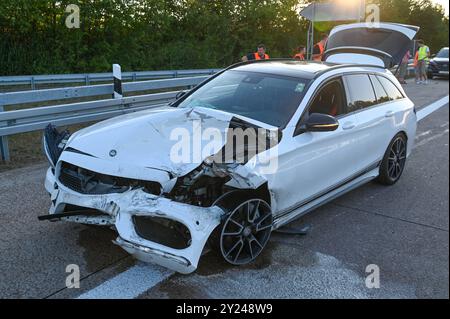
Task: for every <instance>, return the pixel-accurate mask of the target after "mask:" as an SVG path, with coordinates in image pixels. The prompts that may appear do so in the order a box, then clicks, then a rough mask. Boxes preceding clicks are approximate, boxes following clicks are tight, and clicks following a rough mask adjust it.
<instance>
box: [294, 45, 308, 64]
mask: <svg viewBox="0 0 450 319" xmlns="http://www.w3.org/2000/svg"><path fill="white" fill-rule="evenodd" d="M305 54H306V48H305V46H303V45H301V46H299V47H298V48H297V54H296V55H294V59H295V60H300V61H305V60H306V59H305Z"/></svg>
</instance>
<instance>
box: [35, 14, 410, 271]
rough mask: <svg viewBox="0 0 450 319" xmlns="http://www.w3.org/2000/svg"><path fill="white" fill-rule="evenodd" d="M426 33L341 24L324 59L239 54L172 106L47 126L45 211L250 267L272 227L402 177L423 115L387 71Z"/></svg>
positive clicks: (177, 257)
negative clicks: (78, 124)
mask: <svg viewBox="0 0 450 319" xmlns="http://www.w3.org/2000/svg"><path fill="white" fill-rule="evenodd" d="M417 31H418V28H417V27H412V26H405V25H397V24H388V23H381V24H379V26H378V27H377V28H368V27H367V25H366V24H351V25H345V26H340V27H337V28H335V29H334V30H333V31H332V32H331V34H330V36H329V42H328V45H327V50H326V53H325V59H326V60H327V61H326V62H323V63H321V62H303V61H295V60H267V61H254V62H245V63H239V64H236V65H233V66H231V67H229V68H227V69H226V70H224V71H222V72H220V73H219V74H217V75H214V76H212V77H211V78H209V79H208V80H206V81H205V82H203V83H202V84H200V85H198V86H197V87H196V88H194V89H192V90H191V91H190V92H188V93H186V94H183V93H181V94H180V95H179V97H178V99H177V100H176V101H175V102H173V103H172V104H171V105H170V107H169V106H168V107H165V108H161V109H150V110H147V111H142V112H138V113H135V114H128V115H124V116H120V117H116V118H113V119H110V120H107V121H104V122H101V123H98V124H95V125H93V126H91V127H88V128H85V129H82V130H80V131H78V132H76V133H74V134H72V135H70V134H69V133H68V132H66V131H65V132H59V131H58V130H56V128H54V127H52V126H49V127H48V128H47V130H46V133H45V136H44V149H45V151H46V154H47V157H48V159H49V161H50V165H51V167H50V168H49V169H48V171H47V176H46V180H45V188H46V190H47V191H48V192H49V193H50V194H51V208H50V212H49V215H45V216H41V217H40V219H41V220H64V221H72V222H77V223H84V224H96V225H108V226H114V228H115V229H116V230H117V232H118V237H117V240H116V244H118V245H119V246H121V247H122V248H123V249H125V250H126V251H127V252H129V253H130V254H132V255H134V256H135V257H136V258H138V259H140V260H143V261H147V262H151V263H156V264H160V265H163V266H165V267H168V268H170V269H173V270H175V271H178V272H181V273H190V272H193V271H195V269H196V268H197V265H198V262H199V259H200V256H201V254H202V251H203V250H204V248H205V246H206V245H209V246H211V247H214V248H216V249H217V250H218V251H219V253H220V254H221V255H222V256H223V258H224V260H225V261H227V262H229V263H231V264H234V265H242V264H247V263H250V262H252V261H253V260H255V259H256V258H257V257H258V255H260V253H261V252H262V251H263V249H264V248H265V246H266V244H267V242H268V240H269V238H270V235H271V232H272V231H274V230H276V229H278V228H280V227H282V226H284V225H286V224H288V223H290V222H291V221H293V220H295V219H297V218H299V217H300V216H302V215H304V214H306V213H308V212H310V211H312V210H314V209H315V208H317V207H319V206H320V205H323V204H325V203H327V202H329V201H331V200H333V199H335V198H336V197H338V196H341V195H342V194H344V193H346V192H348V191H350V190H352V189H354V188H356V187H358V186H361V185H363V184H365V183H367V182H369V181H372V180H377V181H378V182H380V183H382V184H384V185H393V184H395V183H396V182H397V181H398V180H399V179H400V177H401V175H402V173H403V170H404V168H405V164H406V160H407V157H408V156H409V155H410V154H411V151H412V149H413V144H414V137H415V133H416V120H417V119H416V112H415V108H414V104H413V103H412V102H411V100H410V99H409V98H408V97H407V96H406V94H405V91H404V90H403V89H402V87H401V85H400V84H399V83H398V81H397V79H396V78H395V76H394V75H393V74H392V73H391V72H390V71H388V70H387V69H388V68H389V67H391V66H392V61H395V60H396V59H397V58H398V57H402V56H403V54H404V53H405V52H403V48H405V47H407V44H408V43H409V42H410V41H411V39H413V37H414V36H415V34H416V33H417ZM208 129H210V130H209V131H208V132H209V133H208V134H205V132H206V131H207V130H208ZM230 132H232V135H230ZM236 132H241V133H242V132H244V135H245V136H244V137H246V138H239V136H237V138H236V139H235V138H234V137H235V136H236V135H238V134H237V133H236ZM234 134H236V135H234ZM205 135H206V136H207V137H205ZM210 135H215V138H211V139H210V138H209V137H208V136H210ZM196 136H197V138H199V136H200V137H201V139H202V140H203V141H204V140H206V141H207V143H208V146H210V147H206V148H203V149H202V151H200V148H199V146H198V145H196V142H195V140H196ZM230 136H233V138H231V137H230ZM252 136H253V137H255V136H256V137H257V138H256V139H254V140H256V143H255V144H252V143H251V142H250V140H251V138H252ZM180 137H182V138H180ZM241 137H242V136H241ZM183 138H186V140H184V141H182V140H183ZM192 140H194V142H193V145H191V143H190V142H191V141H192ZM235 140H236V141H235ZM237 140H239V141H237ZM254 140H253V141H254ZM233 143H234V146H233V147H230V148H228V146H229V144H233ZM186 149H187V150H188V151H187V152H184V151H185V150H186ZM227 149H229V151H228V153H227V151H226V150H227ZM174 150H175V151H174ZM199 151H200V152H199ZM251 151H253V153H252V156H249V155H248V154H250V152H251ZM229 152H231V154H230V153H229ZM183 153H184V154H183ZM224 154H225V155H224ZM183 157H186V158H188V160H186V161H182V160H181V161H180V160H179V159H180V158H183ZM175 159H176V160H175ZM374 231H375V230H374Z"/></svg>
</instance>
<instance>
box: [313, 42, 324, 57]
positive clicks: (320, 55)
mask: <svg viewBox="0 0 450 319" xmlns="http://www.w3.org/2000/svg"><path fill="white" fill-rule="evenodd" d="M316 45H317V46H318V47H319V50H320V54H317V55H315V56H314V58H313V60H314V61H322V56H323V54H324V52H325V46H324V45H323V44H322V42H319V43H317V44H316Z"/></svg>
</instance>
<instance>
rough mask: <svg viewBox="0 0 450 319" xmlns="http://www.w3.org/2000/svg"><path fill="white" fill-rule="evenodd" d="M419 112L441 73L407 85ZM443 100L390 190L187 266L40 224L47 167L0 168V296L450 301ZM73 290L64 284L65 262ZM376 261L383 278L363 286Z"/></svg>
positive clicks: (439, 87) (79, 229) (440, 93)
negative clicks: (249, 248) (150, 261)
mask: <svg viewBox="0 0 450 319" xmlns="http://www.w3.org/2000/svg"><path fill="white" fill-rule="evenodd" d="M406 90H407V91H408V94H409V96H410V97H411V98H412V100H413V101H414V102H415V103H416V105H417V106H418V109H419V110H420V109H421V108H423V107H424V106H427V105H429V104H431V103H433V102H434V101H436V100H439V99H440V98H442V97H445V96H448V94H449V87H448V81H447V80H434V81H431V84H430V85H428V86H417V85H415V84H408V85H407V86H406ZM448 132H449V107H448V104H447V105H445V106H444V107H442V108H439V109H438V110H436V111H435V112H433V113H432V114H430V115H429V116H428V117H426V118H425V119H423V120H422V121H420V123H419V127H418V133H417V139H416V143H417V144H416V148H415V150H414V152H413V155H412V156H411V157H410V159H409V161H408V164H407V167H406V170H405V172H404V175H403V177H402V179H401V180H400V182H399V183H398V184H396V185H395V186H393V187H384V186H380V185H377V184H376V183H370V184H368V185H366V186H363V187H361V188H359V189H357V190H355V191H353V192H351V193H349V194H347V195H345V196H344V197H341V198H340V199H337V200H335V201H333V202H331V203H330V204H328V205H326V206H324V207H322V208H320V209H318V210H316V211H314V212H312V213H311V214H309V215H308V216H306V217H305V218H303V219H302V220H299V221H296V222H294V223H292V226H291V227H301V226H302V225H304V224H309V225H310V226H311V229H310V232H309V233H308V234H307V235H306V236H298V235H285V234H280V233H273V235H272V237H271V241H270V243H269V246H268V247H267V248H266V250H265V252H264V253H263V254H262V256H260V257H259V259H258V260H257V261H256V262H255V263H254V264H252V265H249V266H245V267H231V266H229V265H226V264H225V263H224V262H222V261H221V260H220V258H219V257H218V256H217V255H216V254H215V253H213V252H211V253H208V254H206V255H205V256H203V257H202V260H201V263H200V266H199V269H198V270H197V271H196V272H195V273H194V274H191V275H188V276H185V275H180V274H173V273H172V272H170V271H167V270H165V269H162V268H160V267H155V266H152V265H147V264H142V263H139V262H136V261H135V260H134V259H133V258H131V257H130V256H128V255H127V254H126V253H125V252H124V251H122V249H120V248H119V247H117V246H115V245H114V244H113V243H112V242H111V241H112V240H113V239H114V238H115V233H114V232H113V231H111V230H109V229H104V228H99V227H89V226H82V225H76V224H70V223H63V222H57V223H50V222H39V221H38V220H37V216H38V215H42V214H45V213H46V212H47V211H48V206H49V197H48V195H47V194H46V192H45V190H44V187H43V180H44V174H45V170H46V166H47V165H45V164H36V165H34V166H31V167H27V168H22V169H18V170H13V171H9V172H5V173H1V174H0V256H1V258H0V298H78V297H79V298H113V297H117V298H449V290H448V285H449V203H448V198H449V146H448V143H449V134H448ZM72 264H75V265H78V266H79V269H80V275H81V282H80V288H72V289H68V288H67V287H66V278H67V276H68V275H69V273H67V272H66V270H68V269H67V268H66V267H67V266H68V265H72ZM368 265H376V267H377V269H379V274H380V287H379V288H374V289H369V288H367V287H366V277H367V276H368V275H369V274H368V273H367V272H366V267H367V266H368Z"/></svg>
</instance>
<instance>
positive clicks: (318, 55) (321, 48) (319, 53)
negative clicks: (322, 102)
mask: <svg viewBox="0 0 450 319" xmlns="http://www.w3.org/2000/svg"><path fill="white" fill-rule="evenodd" d="M321 39H322V40H320V41H319V42H317V43H316V44H315V45H314V48H313V56H312V59H313V60H314V61H322V58H323V54H324V53H325V47H326V45H327V41H328V34H325V33H324V34H322V36H321Z"/></svg>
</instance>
